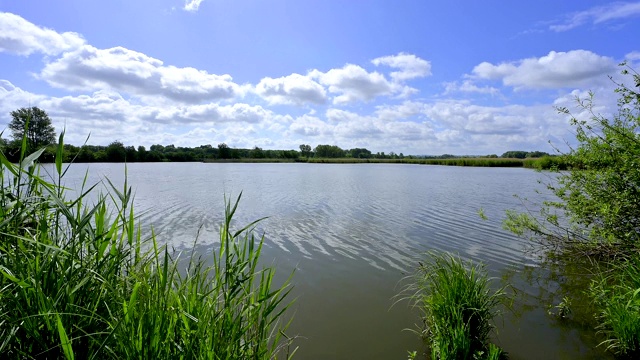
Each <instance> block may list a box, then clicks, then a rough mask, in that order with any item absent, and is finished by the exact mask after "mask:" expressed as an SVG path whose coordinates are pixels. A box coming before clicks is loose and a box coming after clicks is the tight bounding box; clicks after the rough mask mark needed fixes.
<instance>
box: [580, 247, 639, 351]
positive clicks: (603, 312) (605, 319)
mask: <svg viewBox="0 0 640 360" xmlns="http://www.w3.org/2000/svg"><path fill="white" fill-rule="evenodd" d="M598 274H599V278H597V280H594V281H593V282H592V284H591V288H590V290H589V294H590V296H591V297H592V298H593V299H594V303H595V305H596V306H597V308H598V313H597V314H596V317H597V318H598V320H599V321H600V325H599V331H600V333H601V334H602V335H603V336H604V337H605V339H606V340H604V341H603V342H602V343H601V344H600V345H601V346H605V347H606V348H607V350H609V351H611V352H613V353H614V354H616V355H618V356H619V357H622V358H629V359H637V358H639V357H640V255H637V254H636V255H635V256H631V257H630V258H628V259H618V261H616V263H614V264H613V265H611V268H610V269H606V270H605V271H599V272H598Z"/></svg>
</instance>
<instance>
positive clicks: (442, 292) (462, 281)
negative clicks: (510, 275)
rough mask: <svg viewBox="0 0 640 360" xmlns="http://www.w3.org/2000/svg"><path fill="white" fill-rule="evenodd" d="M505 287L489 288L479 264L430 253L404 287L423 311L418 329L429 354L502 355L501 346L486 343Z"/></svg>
mask: <svg viewBox="0 0 640 360" xmlns="http://www.w3.org/2000/svg"><path fill="white" fill-rule="evenodd" d="M503 290H504V289H503V288H500V289H498V290H492V289H491V279H489V278H488V276H487V274H486V271H485V269H484V267H483V266H482V265H478V264H473V263H471V262H464V261H463V260H462V259H460V258H458V257H454V256H452V255H449V254H436V253H430V254H428V255H427V258H426V261H425V262H424V263H421V264H420V266H419V267H418V271H417V273H416V275H415V279H414V281H413V282H412V283H411V284H410V285H409V286H408V287H407V288H406V289H405V293H407V294H409V298H410V299H411V301H412V302H413V303H414V305H415V306H417V307H418V308H419V309H420V310H421V311H422V314H423V319H424V326H423V327H421V328H419V329H418V332H419V333H420V335H421V336H422V338H423V339H424V340H425V341H426V342H427V343H428V345H429V351H430V353H431V358H432V359H500V358H503V357H504V356H505V354H504V353H503V351H502V350H501V349H500V348H499V347H497V346H496V345H494V344H492V343H490V335H491V332H492V330H493V328H494V326H493V320H494V317H496V316H497V315H499V314H498V310H497V307H498V305H499V304H500V302H501V301H503V300H504V295H505V293H504V291H503Z"/></svg>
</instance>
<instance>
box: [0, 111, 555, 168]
mask: <svg viewBox="0 0 640 360" xmlns="http://www.w3.org/2000/svg"><path fill="white" fill-rule="evenodd" d="M11 118H12V120H11V122H10V123H9V129H10V130H11V135H12V140H11V141H7V140H5V139H2V138H0V150H2V152H3V153H4V154H5V156H7V158H8V159H9V160H10V161H14V162H16V161H18V160H19V158H20V149H21V145H22V142H23V141H26V148H27V149H28V151H29V152H33V151H35V150H37V149H40V148H42V147H46V151H45V153H44V154H43V155H42V156H41V157H40V159H41V161H45V162H46V161H49V162H50V161H53V159H54V158H55V145H56V136H55V134H56V132H55V129H54V127H53V125H52V124H51V119H50V118H49V116H48V115H47V113H46V112H45V111H44V110H41V109H39V108H37V107H35V106H34V107H31V108H21V109H18V110H16V111H12V112H11ZM64 149H65V152H64V154H65V159H64V161H65V162H71V161H75V162H162V161H172V162H187V161H204V160H240V159H278V160H280V159H286V160H296V159H304V158H334V159H335V158H355V159H404V158H409V159H413V158H433V159H451V158H461V157H489V158H497V157H498V156H497V155H495V154H492V155H487V156H456V155H451V154H443V155H440V156H406V157H405V155H404V154H403V153H400V154H396V153H395V152H390V153H388V154H385V153H384V152H377V153H375V154H374V153H372V152H371V151H370V150H368V149H365V148H353V149H342V148H340V147H338V146H336V145H327V144H325V145H318V146H316V147H315V148H313V149H312V148H311V145H308V144H302V145H300V151H297V150H263V149H262V148H260V147H257V146H256V147H254V148H253V149H242V148H232V147H229V146H228V145H227V144H225V143H220V144H218V146H217V147H214V146H212V145H200V146H198V147H194V148H190V147H176V146H174V145H166V146H165V145H159V144H156V145H151V147H150V148H149V149H146V148H145V147H144V146H138V147H137V148H136V147H134V146H130V145H129V146H126V145H125V144H123V143H122V142H120V141H117V140H116V141H113V142H112V143H111V144H109V145H107V146H100V145H82V146H75V145H71V144H65V145H64ZM548 155H549V154H547V153H545V152H541V151H533V152H526V151H507V152H505V153H504V154H502V156H501V157H503V158H520V159H524V158H535V157H542V156H548Z"/></svg>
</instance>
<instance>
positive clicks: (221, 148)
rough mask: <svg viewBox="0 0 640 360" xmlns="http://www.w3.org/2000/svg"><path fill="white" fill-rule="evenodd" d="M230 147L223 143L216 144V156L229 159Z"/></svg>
mask: <svg viewBox="0 0 640 360" xmlns="http://www.w3.org/2000/svg"><path fill="white" fill-rule="evenodd" d="M231 155H232V154H231V148H229V145H227V144H225V143H220V144H218V157H220V159H231Z"/></svg>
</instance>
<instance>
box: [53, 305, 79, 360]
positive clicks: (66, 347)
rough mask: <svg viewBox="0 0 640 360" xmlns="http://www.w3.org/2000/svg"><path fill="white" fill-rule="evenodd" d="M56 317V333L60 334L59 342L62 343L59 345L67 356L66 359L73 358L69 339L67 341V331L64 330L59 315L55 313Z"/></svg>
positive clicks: (71, 359)
mask: <svg viewBox="0 0 640 360" xmlns="http://www.w3.org/2000/svg"><path fill="white" fill-rule="evenodd" d="M56 318H57V319H58V335H60V342H61V343H62V344H61V345H60V346H62V351H63V352H64V357H65V358H67V360H73V359H75V356H74V355H73V349H72V348H71V341H69V338H68V337H67V332H66V331H65V330H64V326H63V325H62V320H61V319H60V315H58V314H56Z"/></svg>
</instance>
